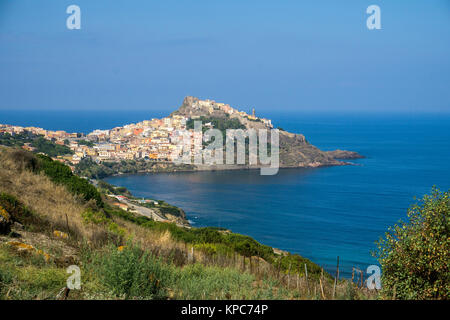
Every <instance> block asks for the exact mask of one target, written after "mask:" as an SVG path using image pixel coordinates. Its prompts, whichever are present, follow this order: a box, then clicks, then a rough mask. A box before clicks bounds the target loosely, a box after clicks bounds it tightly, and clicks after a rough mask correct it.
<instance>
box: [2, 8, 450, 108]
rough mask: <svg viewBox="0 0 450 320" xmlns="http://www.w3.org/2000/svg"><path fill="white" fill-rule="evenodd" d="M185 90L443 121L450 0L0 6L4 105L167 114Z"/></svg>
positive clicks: (242, 101) (267, 104)
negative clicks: (372, 8) (374, 21)
mask: <svg viewBox="0 0 450 320" xmlns="http://www.w3.org/2000/svg"><path fill="white" fill-rule="evenodd" d="M71 4H76V5H78V6H80V8H81V14H82V17H81V30H68V29H67V28H66V19H67V17H68V14H66V8H67V7H68V6H69V5H71ZM371 4H376V5H378V6H380V8H381V25H382V30H368V29H367V27H366V19H367V17H368V14H366V8H367V7H368V6H369V5H371ZM186 95H193V96H198V97H200V98H211V99H214V100H216V101H221V102H227V103H230V104H231V105H233V106H237V107H239V109H245V110H249V109H250V108H251V107H256V108H257V110H270V111H276V110H280V111H289V110H302V111H304V110H308V111H309V110H315V111H317V110H319V111H330V110H331V111H339V112H341V111H342V112H343V111H352V112H367V111H379V112H402V111H405V112H421V111H427V112H447V113H448V112H450V1H448V0H427V1H422V0H421V1H414V0H409V1H402V0H396V1H379V0H371V1H364V0H359V1H356V0H354V1H352V0H346V1H331V0H330V1H325V0H315V1H312V0H310V1H298V0H293V1H287V0H279V1H275V0H272V1H265V0H258V1H255V0H238V1H235V0H227V1H217V0H190V1H185V0H177V1H173V0H158V1H151V0H142V1H141V0H133V1H124V0H115V1H111V0H108V1H106V0H95V1H93V0H70V1H66V0H39V1H36V0H0V109H15V108H17V109H18V108H20V109H58V110H63V109H146V110H172V109H174V108H175V107H178V106H179V105H180V104H181V101H182V99H183V97H184V96H186Z"/></svg>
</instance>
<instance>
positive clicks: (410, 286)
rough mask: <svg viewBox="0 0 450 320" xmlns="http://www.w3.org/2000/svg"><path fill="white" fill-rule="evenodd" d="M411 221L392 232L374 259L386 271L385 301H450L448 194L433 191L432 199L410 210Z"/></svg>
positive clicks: (449, 219)
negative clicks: (392, 299) (395, 299)
mask: <svg viewBox="0 0 450 320" xmlns="http://www.w3.org/2000/svg"><path fill="white" fill-rule="evenodd" d="M408 218H409V222H406V223H404V222H402V221H400V222H399V224H396V225H395V226H394V227H391V228H389V231H388V232H387V233H386V235H385V237H384V238H382V239H380V241H379V242H378V243H377V244H378V250H377V252H376V253H375V254H374V255H375V256H376V257H377V258H378V260H379V262H380V264H381V266H382V270H383V274H382V285H383V289H382V293H383V295H384V297H386V298H393V297H394V296H395V297H396V298H399V299H449V298H450V285H449V284H450V240H449V234H450V201H449V191H447V192H440V191H439V190H438V189H436V188H435V187H433V190H432V192H431V195H425V196H424V197H423V199H421V201H420V202H419V203H417V204H415V205H413V206H412V207H411V208H410V209H409V210H408Z"/></svg>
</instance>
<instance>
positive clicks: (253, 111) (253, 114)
mask: <svg viewBox="0 0 450 320" xmlns="http://www.w3.org/2000/svg"><path fill="white" fill-rule="evenodd" d="M252 116H253V118H254V117H255V108H253V109H252Z"/></svg>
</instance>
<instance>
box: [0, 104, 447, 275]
mask: <svg viewBox="0 0 450 320" xmlns="http://www.w3.org/2000/svg"><path fill="white" fill-rule="evenodd" d="M168 113H169V112H145V111H111V112H108V113H105V112H96V111H84V112H76V111H65V112H53V111H41V112H36V111H0V123H10V124H17V125H33V126H40V127H45V128H48V129H62V130H67V131H70V132H72V131H74V132H85V133H86V132H89V131H91V130H93V129H96V128H100V129H106V128H111V127H114V126H119V125H123V124H126V123H132V122H137V121H141V120H144V119H150V118H154V117H161V116H164V115H166V114H168ZM263 116H265V117H269V118H271V119H272V120H273V123H274V124H275V125H276V126H279V127H282V128H284V129H285V130H288V131H292V132H297V133H302V134H304V135H305V136H306V138H307V140H308V141H309V142H310V143H312V144H314V145H316V146H317V147H319V148H321V149H323V150H333V149H337V148H340V149H346V150H352V151H357V152H359V153H361V154H362V155H364V156H365V157H366V158H365V159H360V160H355V161H354V163H355V164H356V165H354V166H343V167H326V168H315V169H282V170H280V171H279V173H278V174H277V175H275V176H260V175H259V171H257V170H255V171H253V170H252V171H227V172H196V173H174V174H170V173H161V174H148V175H132V176H120V177H110V178H108V179H107V181H108V182H110V183H113V184H115V185H120V186H125V187H127V188H128V189H129V190H130V191H131V192H132V193H133V194H135V195H136V196H139V197H151V198H154V199H162V200H165V201H167V202H169V203H172V204H174V205H177V206H179V207H181V208H183V209H184V210H185V211H186V213H187V217H188V219H189V220H191V221H192V224H193V226H198V227H200V226H219V227H225V228H228V229H231V230H232V231H234V232H238V233H242V234H246V235H250V236H252V237H254V238H255V239H257V240H258V241H260V242H262V243H264V244H267V245H270V246H273V247H276V248H279V249H282V250H287V251H290V252H293V253H298V254H300V255H302V256H305V257H307V258H309V259H311V260H312V261H314V262H316V263H317V264H319V265H322V266H323V267H324V268H325V269H326V270H328V271H330V272H333V273H334V270H335V266H336V259H337V256H339V258H340V267H341V273H342V274H343V275H344V276H349V275H350V274H351V268H352V267H358V268H360V269H365V268H367V266H368V265H371V264H377V261H376V260H375V259H374V258H373V257H372V256H371V251H373V250H374V249H375V248H376V246H375V241H376V240H378V239H379V237H381V236H382V235H383V234H384V232H386V231H387V228H388V227H389V226H391V225H393V224H394V223H396V222H397V221H398V220H399V219H406V213H407V209H408V207H409V206H410V205H411V204H413V203H414V202H415V200H414V197H418V198H421V197H422V196H423V195H424V194H426V193H429V192H430V190H431V188H432V186H433V185H436V186H437V187H438V188H440V189H442V190H448V189H449V188H450V166H449V164H450V115H433V114H415V113H408V114H406V113H405V114H384V115H383V114H350V113H346V114H338V113H336V114H333V113H326V114H319V113H277V114H275V113H272V114H270V113H268V114H267V113H266V114H264V115H263Z"/></svg>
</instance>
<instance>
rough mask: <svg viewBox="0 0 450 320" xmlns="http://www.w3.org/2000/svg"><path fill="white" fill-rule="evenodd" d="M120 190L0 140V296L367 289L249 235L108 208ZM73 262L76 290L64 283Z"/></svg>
mask: <svg viewBox="0 0 450 320" xmlns="http://www.w3.org/2000/svg"><path fill="white" fill-rule="evenodd" d="M65 168H67V169H65ZM124 195H126V196H127V197H128V198H129V199H131V198H132V195H131V194H130V193H129V192H128V191H127V190H126V189H124V188H119V187H115V186H111V185H107V184H101V183H100V184H99V186H98V188H97V187H94V186H93V185H92V184H90V183H89V182H88V181H87V180H85V179H83V178H79V177H77V176H76V175H73V174H71V172H70V169H69V168H68V167H66V166H65V165H63V164H61V163H60V162H58V161H53V160H51V159H50V158H48V157H46V156H44V155H34V154H32V153H30V152H28V151H24V150H21V149H18V148H10V147H0V213H1V215H0V298H2V299H330V298H332V297H333V296H335V297H341V298H366V297H367V293H365V291H364V290H359V289H358V288H357V287H355V286H354V285H353V284H351V283H350V282H349V281H347V280H340V281H339V282H338V284H337V287H336V289H335V291H334V290H333V283H334V282H333V278H332V277H331V276H330V275H329V274H328V273H326V272H324V271H323V269H321V268H320V267H319V266H317V265H316V264H314V263H313V262H311V261H309V260H308V259H305V258H303V257H301V256H299V255H292V254H289V253H287V252H281V251H278V250H275V249H273V248H271V247H268V246H265V245H262V244H260V243H258V242H257V241H255V240H254V239H252V238H250V237H248V236H244V235H239V234H235V233H232V232H230V231H229V230H225V229H220V228H189V227H186V226H177V225H176V224H175V223H168V222H160V221H157V219H153V218H152V217H148V216H145V215H142V214H139V213H138V212H133V211H129V210H124V209H122V208H120V207H116V206H115V205H114V202H116V200H112V199H111V198H112V196H124ZM144 200H145V199H144ZM152 205H155V204H154V203H153V204H152ZM172 210H173V209H172ZM73 265H75V266H78V267H79V268H80V270H81V279H82V280H81V281H82V285H81V288H80V289H79V290H69V289H68V288H66V280H67V277H68V275H67V273H66V269H67V268H68V267H69V266H73ZM306 271H307V275H306V274H305V272H306Z"/></svg>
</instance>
